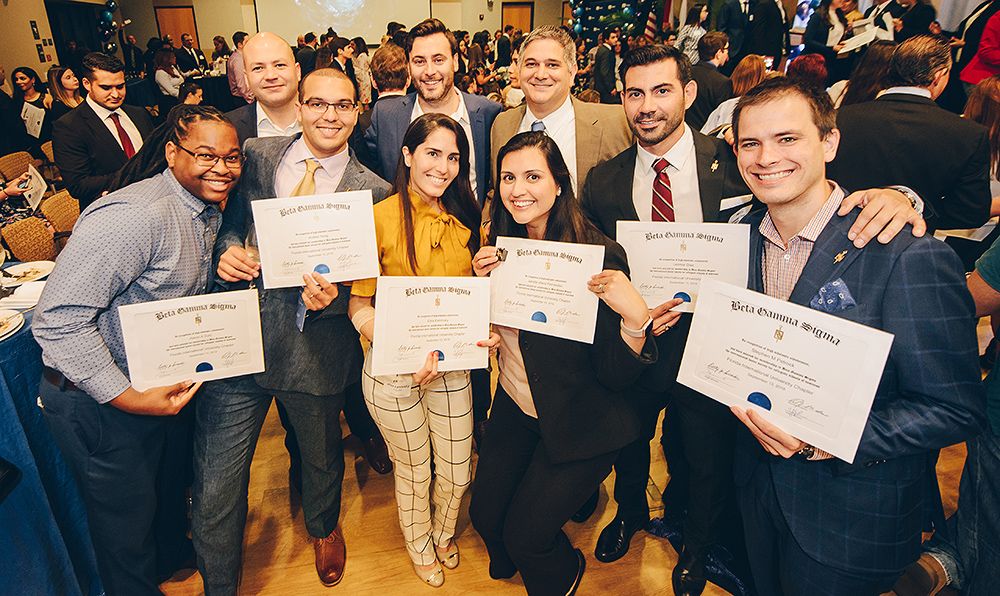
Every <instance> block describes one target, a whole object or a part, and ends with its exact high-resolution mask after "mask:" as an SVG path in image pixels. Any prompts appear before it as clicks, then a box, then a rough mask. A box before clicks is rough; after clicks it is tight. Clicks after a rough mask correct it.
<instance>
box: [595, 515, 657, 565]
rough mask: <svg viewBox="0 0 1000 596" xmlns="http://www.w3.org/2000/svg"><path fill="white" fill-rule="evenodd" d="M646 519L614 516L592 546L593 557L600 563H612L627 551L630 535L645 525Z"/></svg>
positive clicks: (630, 540) (630, 539)
mask: <svg viewBox="0 0 1000 596" xmlns="http://www.w3.org/2000/svg"><path fill="white" fill-rule="evenodd" d="M647 521H648V520H634V521H629V520H625V519H619V518H618V517H615V518H614V519H613V520H611V523H610V524H608V525H607V526H605V527H604V529H603V530H601V535H600V536H599V537H598V538H597V547H596V548H594V557H596V558H597V560H598V561H600V562H601V563H612V562H614V561H617V560H618V559H620V558H622V557H624V556H625V553H627V552H628V547H629V543H631V542H632V536H633V535H634V534H635V533H636V532H638V531H639V530H641V529H642V528H643V527H645V526H646V522H647Z"/></svg>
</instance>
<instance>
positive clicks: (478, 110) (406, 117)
mask: <svg viewBox="0 0 1000 596" xmlns="http://www.w3.org/2000/svg"><path fill="white" fill-rule="evenodd" d="M462 96H463V97H464V98H465V108H466V109H467V110H468V111H469V121H470V122H471V123H472V150H473V151H475V155H476V195H477V198H478V199H479V204H480V205H483V204H484V203H485V201H486V192H487V191H488V190H489V189H490V181H491V179H492V177H491V176H490V129H491V128H493V121H494V120H496V117H497V114H499V113H500V109H501V106H500V104H498V103H497V102H495V101H490V100H488V99H486V98H485V97H480V96H478V95H469V94H468V93H462ZM415 101H417V94H416V93H409V94H407V95H401V96H399V97H387V98H384V99H381V100H379V101H378V102H377V103H376V104H375V107H374V108H373V109H372V119H371V125H370V126H369V127H368V129H367V130H365V142H366V143H367V144H368V149H369V152H370V153H371V154H373V155H376V156H377V157H378V163H379V167H378V168H377V170H376V172H375V173H376V174H378V175H380V176H382V177H383V178H385V179H386V180H389V181H392V180H393V179H395V177H396V166H397V165H398V163H399V157H400V155H402V154H401V150H402V147H403V136H404V135H405V134H406V129H407V128H409V126H410V115H411V114H413V102H415Z"/></svg>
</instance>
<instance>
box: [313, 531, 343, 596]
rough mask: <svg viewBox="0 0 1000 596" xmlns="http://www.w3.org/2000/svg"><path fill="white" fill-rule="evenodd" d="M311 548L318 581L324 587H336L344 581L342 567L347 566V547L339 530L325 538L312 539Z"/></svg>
mask: <svg viewBox="0 0 1000 596" xmlns="http://www.w3.org/2000/svg"><path fill="white" fill-rule="evenodd" d="M313 548H314V549H315V550H316V573H318V574H319V581H321V582H323V585H324V586H326V587H331V586H336V585H337V584H338V583H340V580H342V579H344V565H346V564H347V545H346V544H344V537H343V536H342V535H341V534H340V528H339V527H338V528H336V529H334V530H333V531H332V532H330V535H329V536H327V537H326V538H313Z"/></svg>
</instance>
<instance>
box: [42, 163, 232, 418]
mask: <svg viewBox="0 0 1000 596" xmlns="http://www.w3.org/2000/svg"><path fill="white" fill-rule="evenodd" d="M220 219H221V218H220V215H219V209H218V207H216V206H215V205H210V204H208V203H205V202H204V201H202V200H201V199H198V198H197V197H195V196H194V195H192V194H191V193H189V192H188V191H187V190H185V189H184V187H182V186H181V185H180V183H178V182H177V179H176V178H174V176H173V174H172V173H171V172H170V170H165V171H164V172H163V173H162V174H159V175H157V176H153V177H152V178H149V179H147V180H143V181H142V182H138V183H136V184H132V185H130V186H127V187H125V188H123V189H121V190H118V191H116V192H113V193H111V194H109V195H107V196H105V197H104V198H103V199H100V200H99V201H97V202H95V203H94V204H92V205H91V206H90V207H88V208H87V209H86V210H85V211H84V212H83V213H82V214H81V215H80V219H79V221H78V222H77V224H76V227H74V228H73V235H72V236H71V237H70V241H69V243H68V244H67V245H66V248H65V249H63V251H62V252H61V253H60V254H59V258H58V260H57V261H56V268H55V270H54V271H53V272H52V275H51V276H49V280H48V282H47V283H46V284H45V290H44V291H43V292H42V297H41V300H40V301H39V303H38V307H37V309H36V313H35V317H34V321H33V322H32V330H33V332H34V334H35V339H37V340H38V343H39V344H40V345H41V346H42V360H43V361H44V363H45V365H46V366H49V367H51V368H54V369H56V370H58V371H59V372H61V373H63V374H64V375H65V376H66V377H67V378H68V379H69V380H70V381H72V382H73V383H75V384H76V385H77V386H78V387H79V388H80V389H82V390H83V391H86V392H87V393H88V394H90V396H91V397H93V398H94V399H95V400H97V401H98V402H99V403H106V402H108V401H111V400H112V399H114V398H115V397H117V396H118V395H120V394H121V393H122V392H123V391H125V390H126V389H128V387H129V386H130V383H129V380H128V363H127V362H126V360H125V344H124V343H123V342H122V334H121V324H120V322H119V317H118V307H119V306H123V305H127V304H138V303H142V302H151V301H154V300H165V299H167V298H180V297H182V296H193V295H196V294H203V293H205V290H206V286H207V284H208V280H209V272H210V269H211V265H212V246H213V245H214V244H215V237H216V235H217V234H218V232H219V225H220V223H221V222H220Z"/></svg>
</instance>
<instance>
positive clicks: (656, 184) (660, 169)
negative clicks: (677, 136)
mask: <svg viewBox="0 0 1000 596" xmlns="http://www.w3.org/2000/svg"><path fill="white" fill-rule="evenodd" d="M669 165H670V163H669V162H668V161H667V160H665V159H663V158H662V157H661V158H659V159H657V160H656V161H654V162H653V169H654V170H656V178H655V179H654V180H653V212H652V217H653V221H674V195H673V193H671V192H670V176H668V175H667V166H669Z"/></svg>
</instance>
